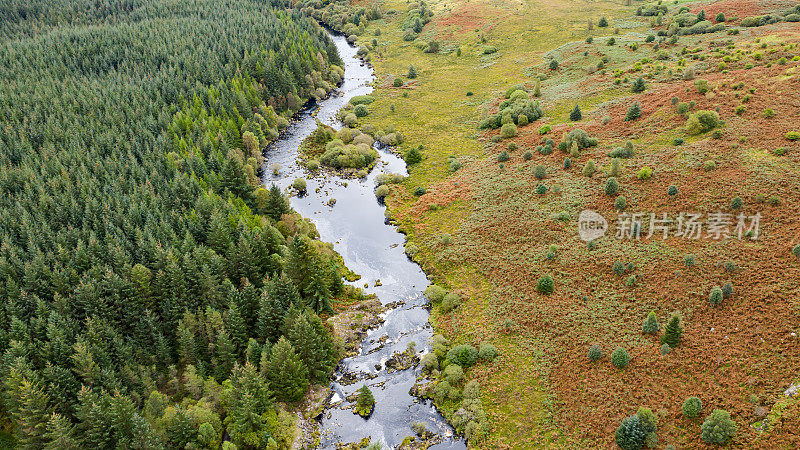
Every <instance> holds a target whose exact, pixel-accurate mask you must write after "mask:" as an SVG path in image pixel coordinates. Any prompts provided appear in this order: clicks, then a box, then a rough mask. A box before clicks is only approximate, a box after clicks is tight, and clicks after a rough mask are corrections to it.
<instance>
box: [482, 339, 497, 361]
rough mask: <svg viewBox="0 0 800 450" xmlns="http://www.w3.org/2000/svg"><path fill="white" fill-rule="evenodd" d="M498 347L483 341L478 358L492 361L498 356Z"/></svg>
mask: <svg viewBox="0 0 800 450" xmlns="http://www.w3.org/2000/svg"><path fill="white" fill-rule="evenodd" d="M497 355H498V352H497V348H496V347H495V346H494V345H492V344H489V343H483V344H481V345H480V347H479V350H478V359H480V360H481V361H484V362H492V361H494V359H495V358H497Z"/></svg>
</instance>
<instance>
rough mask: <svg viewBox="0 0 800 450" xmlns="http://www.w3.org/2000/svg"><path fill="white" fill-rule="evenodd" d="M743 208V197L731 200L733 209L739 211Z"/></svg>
mask: <svg viewBox="0 0 800 450" xmlns="http://www.w3.org/2000/svg"><path fill="white" fill-rule="evenodd" d="M741 207H742V198H741V197H734V198H733V199H732V200H731V209H739V208H741Z"/></svg>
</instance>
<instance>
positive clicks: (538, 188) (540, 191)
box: [536, 184, 547, 195]
mask: <svg viewBox="0 0 800 450" xmlns="http://www.w3.org/2000/svg"><path fill="white" fill-rule="evenodd" d="M536 193H537V194H539V195H544V194H546V193H547V186H545V185H544V184H539V185H538V186H536Z"/></svg>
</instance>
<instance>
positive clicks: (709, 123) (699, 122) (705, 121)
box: [686, 110, 720, 135]
mask: <svg viewBox="0 0 800 450" xmlns="http://www.w3.org/2000/svg"><path fill="white" fill-rule="evenodd" d="M719 125H720V120H719V114H717V112H716V111H708V110H700V111H697V112H695V113H692V114H691V115H689V119H687V120H686V132H687V133H689V134H690V135H697V134H701V133H705V132H707V131H711V130H713V129H714V128H716V127H718V126H719Z"/></svg>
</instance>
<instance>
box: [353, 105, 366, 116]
mask: <svg viewBox="0 0 800 450" xmlns="http://www.w3.org/2000/svg"><path fill="white" fill-rule="evenodd" d="M353 112H354V113H355V115H356V117H365V116H366V115H367V114H369V110H368V109H367V107H366V106H364V105H356V107H355V108H353Z"/></svg>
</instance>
